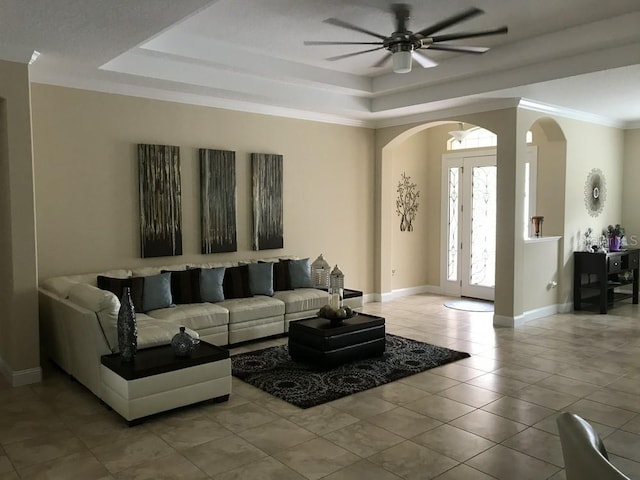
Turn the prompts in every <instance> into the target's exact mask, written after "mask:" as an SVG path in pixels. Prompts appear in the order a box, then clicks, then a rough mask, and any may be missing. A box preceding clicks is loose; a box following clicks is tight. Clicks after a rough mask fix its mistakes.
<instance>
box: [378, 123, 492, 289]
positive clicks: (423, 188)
mask: <svg viewBox="0 0 640 480" xmlns="http://www.w3.org/2000/svg"><path fill="white" fill-rule="evenodd" d="M460 123H464V122H461V120H458V119H454V120H446V121H435V122H429V123H425V124H422V125H417V126H414V127H412V128H408V129H407V130H405V131H402V132H399V133H398V134H397V135H395V136H394V137H393V138H391V139H390V140H389V141H388V142H387V143H386V144H385V145H382V146H381V170H382V173H381V185H380V192H381V207H380V208H381V212H380V216H379V217H380V218H379V220H380V222H381V236H382V238H381V245H386V246H383V247H381V248H380V264H381V266H382V268H381V270H380V280H379V285H380V286H381V290H380V291H381V292H382V294H383V295H382V298H383V299H385V298H389V297H390V296H394V295H396V294H411V293H421V292H429V291H430V292H433V293H440V291H441V279H440V277H441V274H440V273H441V268H442V266H441V264H442V261H441V258H442V256H441V250H442V248H441V246H442V241H443V240H442V238H441V237H442V235H441V231H442V228H443V226H442V221H441V205H442V158H443V154H446V153H447V140H448V139H449V138H450V135H449V133H448V132H449V131H450V130H457V129H458V126H459V124H460ZM476 125H477V124H475V123H465V125H464V129H465V130H466V129H470V128H473V127H475V126H476ZM483 128H484V127H483ZM494 149H495V147H494ZM404 175H406V176H407V177H409V178H410V179H411V183H415V184H416V185H417V190H418V191H419V193H420V198H419V200H420V206H419V209H418V213H417V217H416V219H415V222H416V223H415V225H416V229H415V230H414V231H413V232H412V233H411V234H410V235H407V234H406V232H405V233H402V232H400V229H399V224H398V222H399V221H400V216H399V212H396V211H394V210H395V208H396V200H397V198H398V192H397V188H396V185H399V181H398V179H400V178H405V177H404ZM416 175H417V176H416Z"/></svg>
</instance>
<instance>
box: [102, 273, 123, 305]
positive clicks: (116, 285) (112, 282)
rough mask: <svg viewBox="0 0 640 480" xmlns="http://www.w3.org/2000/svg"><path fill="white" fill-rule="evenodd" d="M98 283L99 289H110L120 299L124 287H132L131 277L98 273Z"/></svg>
mask: <svg viewBox="0 0 640 480" xmlns="http://www.w3.org/2000/svg"><path fill="white" fill-rule="evenodd" d="M97 284H98V288H99V289H101V290H108V291H110V292H111V293H113V294H114V295H115V296H116V297H118V298H119V299H120V298H122V291H123V289H124V287H129V288H131V278H113V277H105V276H103V275H98V282H97Z"/></svg>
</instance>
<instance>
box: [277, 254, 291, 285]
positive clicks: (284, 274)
mask: <svg viewBox="0 0 640 480" xmlns="http://www.w3.org/2000/svg"><path fill="white" fill-rule="evenodd" d="M290 261H291V260H280V261H279V262H277V263H274V264H273V289H274V290H275V291H276V292H281V291H283V290H291V276H290V275H289V262H290Z"/></svg>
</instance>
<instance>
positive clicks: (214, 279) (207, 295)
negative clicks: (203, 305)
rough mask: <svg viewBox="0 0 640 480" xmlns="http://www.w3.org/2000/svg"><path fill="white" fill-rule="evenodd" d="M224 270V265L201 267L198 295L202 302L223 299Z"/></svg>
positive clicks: (213, 301)
mask: <svg viewBox="0 0 640 480" xmlns="http://www.w3.org/2000/svg"><path fill="white" fill-rule="evenodd" d="M224 271H225V268H224V267H218V268H203V269H202V270H201V271H200V296H201V297H202V301H203V302H211V303H215V302H221V301H223V300H224V290H223V288H222V281H223V280H224Z"/></svg>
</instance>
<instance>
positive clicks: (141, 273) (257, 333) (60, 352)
mask: <svg viewBox="0 0 640 480" xmlns="http://www.w3.org/2000/svg"><path fill="white" fill-rule="evenodd" d="M304 260H308V259H303V261H304ZM281 261H282V262H283V263H284V262H286V261H292V262H300V261H301V260H291V259H286V260H281ZM261 263H270V262H261ZM273 263H274V269H275V268H276V266H275V264H276V263H278V264H279V263H280V261H274V262H273ZM241 265H242V264H241ZM236 266H238V264H224V265H220V264H214V265H212V264H201V265H193V264H191V265H169V266H164V267H153V268H148V267H146V268H142V269H132V270H127V269H123V270H112V271H108V272H99V273H90V274H82V275H69V276H63V277H55V278H50V279H47V280H45V281H42V282H41V285H40V288H39V297H40V323H41V342H42V344H43V349H44V351H45V353H46V354H47V355H48V356H49V357H50V358H51V359H52V360H53V361H54V362H55V363H56V364H58V365H59V366H60V367H61V368H62V369H63V370H65V371H66V372H67V373H69V374H70V375H72V376H73V377H75V378H76V379H77V380H78V381H79V382H81V383H82V384H83V385H85V386H86V387H87V388H89V389H90V390H91V391H92V392H93V393H94V394H95V395H96V396H98V397H99V398H103V388H104V387H103V380H102V379H101V373H100V362H101V356H102V355H106V354H109V353H114V352H116V351H117V349H118V342H117V317H118V310H119V308H120V300H119V299H118V296H117V295H115V294H114V293H112V292H111V291H108V290H103V289H100V288H98V286H97V285H98V280H97V279H98V276H99V275H100V276H104V277H108V278H110V279H131V278H140V277H145V278H147V277H153V276H156V277H158V276H160V274H161V273H162V272H165V271H172V272H179V271H182V272H184V271H186V270H187V268H189V269H193V268H196V269H198V268H199V269H203V270H206V269H211V268H221V267H225V268H226V269H227V270H228V271H231V270H232V267H236ZM278 267H279V268H280V271H283V270H282V268H283V267H282V265H278ZM165 273H166V272H165ZM172 274H173V273H172ZM274 276H275V273H274ZM274 281H275V280H274ZM225 282H226V277H225ZM225 287H226V285H225ZM272 293H273V294H272V296H269V295H260V294H257V295H251V296H246V297H243V298H228V299H227V298H225V299H223V300H221V301H219V302H215V303H212V302H197V303H183V304H177V305H173V304H172V305H171V306H168V307H165V308H157V309H152V310H148V311H144V312H141V311H137V312H136V319H137V327H138V348H139V349H142V348H147V347H151V346H156V345H162V344H168V343H170V341H171V339H172V338H173V336H174V335H175V334H176V333H178V331H179V327H180V326H185V327H186V328H187V332H189V333H190V334H191V335H194V336H197V337H199V338H200V339H201V340H204V341H207V342H209V343H212V344H215V345H218V346H226V345H230V344H236V343H239V342H244V341H247V340H254V339H258V338H263V337H268V336H272V335H278V334H284V333H286V332H288V330H289V322H290V321H292V320H296V319H300V318H305V317H310V316H313V315H315V314H316V312H317V311H318V310H319V309H320V308H321V307H322V306H323V305H325V304H327V303H328V301H329V295H328V294H327V293H326V292H324V291H322V290H318V289H315V288H309V287H304V288H299V287H294V288H292V289H280V290H278V291H274V292H272ZM351 305H352V306H353V307H358V306H359V307H361V306H362V303H361V299H360V303H359V305H353V304H351Z"/></svg>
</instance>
